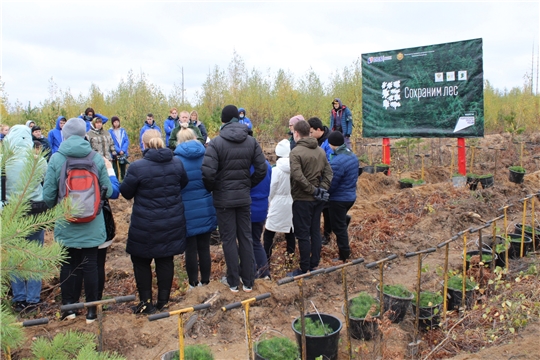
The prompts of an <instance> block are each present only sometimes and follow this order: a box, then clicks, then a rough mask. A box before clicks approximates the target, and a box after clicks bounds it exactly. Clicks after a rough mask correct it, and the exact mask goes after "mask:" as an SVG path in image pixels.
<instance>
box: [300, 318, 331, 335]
mask: <svg viewBox="0 0 540 360" xmlns="http://www.w3.org/2000/svg"><path fill="white" fill-rule="evenodd" d="M305 320H306V335H309V336H325V335H328V334H331V333H333V332H334V329H332V328H331V327H330V325H328V324H324V323H321V321H320V320H317V321H313V320H312V319H311V318H308V317H307V318H306V319H305ZM294 328H295V329H296V331H298V332H300V333H301V332H302V321H301V320H300V319H298V320H296V322H295V323H294Z"/></svg>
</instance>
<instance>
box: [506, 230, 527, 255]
mask: <svg viewBox="0 0 540 360" xmlns="http://www.w3.org/2000/svg"><path fill="white" fill-rule="evenodd" d="M508 236H509V237H510V248H509V249H508V258H509V259H519V258H520V257H521V256H520V255H521V234H508ZM531 249H532V239H531V238H530V237H529V236H527V235H525V236H524V238H523V256H526V255H527V253H528V252H529V251H531Z"/></svg>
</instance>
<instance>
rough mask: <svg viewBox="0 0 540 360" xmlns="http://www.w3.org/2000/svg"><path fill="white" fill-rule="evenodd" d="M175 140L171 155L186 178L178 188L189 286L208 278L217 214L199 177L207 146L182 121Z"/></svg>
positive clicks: (199, 284) (198, 283)
mask: <svg viewBox="0 0 540 360" xmlns="http://www.w3.org/2000/svg"><path fill="white" fill-rule="evenodd" d="M177 141H178V145H177V146H176V149H175V150H174V155H175V156H176V157H178V158H179V159H180V160H182V163H183V164H184V169H185V170H186V173H187V177H188V180H189V183H188V185H187V186H186V187H185V188H183V189H182V191H181V192H182V201H183V202H184V207H185V217H186V255H185V259H186V272H187V274H188V282H189V287H190V289H191V288H194V287H195V286H201V285H207V284H208V283H209V282H210V273H211V266H212V259H211V257H210V236H211V234H212V231H214V230H216V228H217V217H216V209H215V208H214V203H213V199H212V193H210V192H208V190H206V188H205V187H204V183H203V181H202V170H201V168H202V162H203V159H204V153H205V152H206V148H205V147H204V145H203V144H201V142H200V141H199V140H197V135H196V134H195V132H193V130H191V129H190V128H188V123H182V125H181V128H180V130H179V131H178V133H177ZM199 271H200V273H201V277H200V281H199Z"/></svg>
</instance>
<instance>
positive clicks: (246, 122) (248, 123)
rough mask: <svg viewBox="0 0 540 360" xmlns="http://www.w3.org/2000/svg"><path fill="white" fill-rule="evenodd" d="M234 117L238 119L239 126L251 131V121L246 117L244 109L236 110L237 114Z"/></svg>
mask: <svg viewBox="0 0 540 360" xmlns="http://www.w3.org/2000/svg"><path fill="white" fill-rule="evenodd" d="M236 117H237V118H238V122H239V123H240V124H244V125H246V126H247V127H248V129H249V130H253V124H251V120H250V119H249V118H248V117H247V116H246V109H244V108H240V109H238V114H237V116H236Z"/></svg>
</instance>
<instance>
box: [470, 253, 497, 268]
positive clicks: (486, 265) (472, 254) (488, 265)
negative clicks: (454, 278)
mask: <svg viewBox="0 0 540 360" xmlns="http://www.w3.org/2000/svg"><path fill="white" fill-rule="evenodd" d="M479 253H480V252H479V251H478V250H469V251H467V255H469V256H471V257H472V256H475V255H478V254H479ZM482 254H483V255H490V256H491V255H492V253H491V250H488V249H483V250H482ZM462 258H463V257H462ZM496 258H497V254H495V259H496ZM480 260H481V259H480ZM492 262H493V259H491V260H489V261H484V267H490V266H491V263H492ZM465 264H466V265H465V269H469V266H470V261H469V260H465Z"/></svg>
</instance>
